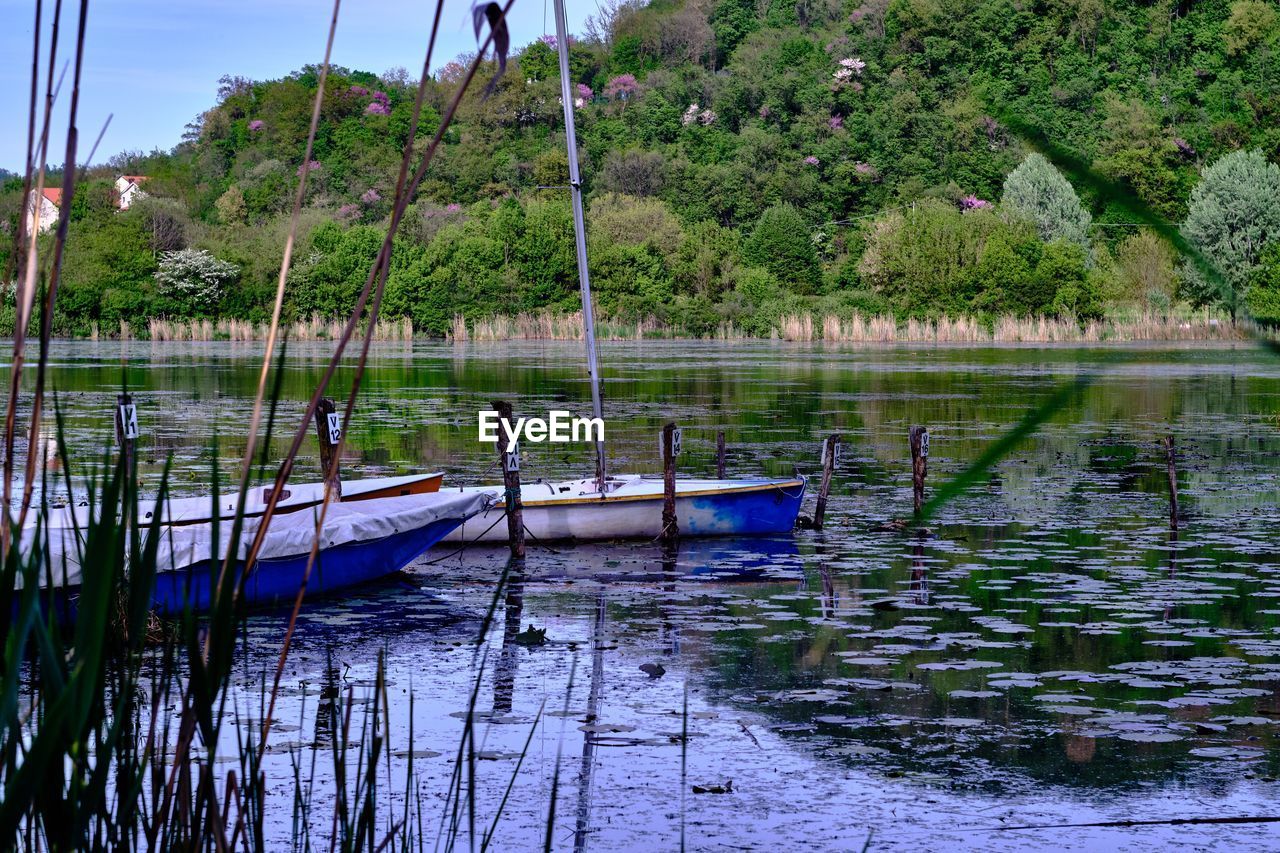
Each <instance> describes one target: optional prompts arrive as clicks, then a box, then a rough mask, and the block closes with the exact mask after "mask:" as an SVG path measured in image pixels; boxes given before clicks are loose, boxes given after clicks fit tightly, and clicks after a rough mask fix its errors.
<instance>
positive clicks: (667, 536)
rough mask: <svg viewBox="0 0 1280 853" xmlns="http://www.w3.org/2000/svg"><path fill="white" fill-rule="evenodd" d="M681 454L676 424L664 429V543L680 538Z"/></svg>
mask: <svg viewBox="0 0 1280 853" xmlns="http://www.w3.org/2000/svg"><path fill="white" fill-rule="evenodd" d="M679 452H680V430H679V428H678V427H676V425H675V423H674V422H672V423H668V424H667V425H666V426H664V427H663V428H662V541H663V542H666V543H668V544H671V543H674V542H676V541H677V540H679V538H680V526H679V524H678V523H677V522H676V454H678V453H679Z"/></svg>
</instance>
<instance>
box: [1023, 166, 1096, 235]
mask: <svg viewBox="0 0 1280 853" xmlns="http://www.w3.org/2000/svg"><path fill="white" fill-rule="evenodd" d="M1001 204H1002V205H1003V206H1004V208H1005V210H1006V211H1008V212H1009V213H1012V214H1014V215H1015V216H1021V217H1024V218H1026V219H1029V220H1030V221H1032V222H1034V223H1035V226H1036V230H1038V231H1039V232H1040V239H1042V240H1044V241H1045V242H1046V243H1049V242H1052V241H1054V240H1067V241H1069V242H1071V243H1075V244H1076V245H1078V246H1080V247H1081V248H1082V249H1084V250H1085V252H1086V253H1088V252H1089V251H1090V243H1089V225H1090V223H1091V222H1092V217H1090V216H1089V211H1087V210H1085V209H1084V205H1082V204H1081V203H1080V197H1079V196H1077V195H1076V191H1075V188H1074V187H1072V186H1071V182H1070V181H1068V180H1067V179H1066V178H1064V177H1063V176H1062V173H1061V172H1059V171H1058V170H1057V169H1055V168H1054V167H1053V164H1052V163H1050V162H1049V161H1048V160H1046V159H1045V158H1044V156H1043V155H1041V154H1036V153H1032V154H1028V155H1027V158H1026V159H1025V160H1023V161H1022V164H1021V165H1020V166H1018V168H1016V169H1014V170H1013V171H1012V172H1010V173H1009V177H1007V178H1005V180H1004V195H1003V196H1002V198H1001Z"/></svg>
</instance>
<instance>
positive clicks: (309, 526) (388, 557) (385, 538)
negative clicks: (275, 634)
mask: <svg viewBox="0 0 1280 853" xmlns="http://www.w3.org/2000/svg"><path fill="white" fill-rule="evenodd" d="M489 501H490V498H489V497H488V496H487V495H484V494H456V493H451V494H439V493H436V494H425V495H407V496H404V497H394V498H372V499H367V500H360V501H352V502H349V503H333V504H330V505H329V507H328V510H327V512H326V513H325V519H324V523H323V525H322V526H321V528H320V530H319V541H320V547H319V553H318V556H317V558H316V562H315V566H314V568H313V569H312V572H311V576H310V578H309V579H308V580H307V590H308V592H309V593H311V594H323V593H326V592H332V591H334V590H338V589H343V588H346V587H351V586H355V585H358V584H361V583H366V582H368V581H372V580H376V579H378V578H381V577H385V576H387V575H390V574H393V573H395V572H397V571H399V570H400V569H402V568H404V567H405V566H406V565H408V564H409V563H410V562H412V561H413V560H414V559H415V558H416V557H417V556H418V555H419V554H421V553H422V552H423V551H425V550H427V549H428V548H430V547H431V546H432V545H434V544H435V543H437V542H439V541H440V539H441V538H442V537H443V536H444V535H445V534H447V533H448V532H449V531H451V530H453V529H454V528H455V527H457V526H458V525H459V524H461V523H462V522H463V521H464V520H466V519H467V518H470V517H471V516H473V515H475V514H476V513H477V512H480V511H482V510H483V509H484V508H485V507H486V505H487V504H488V503H489ZM316 519H317V513H314V512H294V513H289V514H286V515H282V516H275V517H273V518H272V519H271V522H270V526H269V527H268V529H267V532H266V534H265V536H264V537H263V542H262V546H261V549H260V550H259V552H258V558H257V560H256V561H255V562H254V564H253V567H252V569H251V570H250V571H249V572H248V573H247V574H244V576H243V577H242V578H241V581H242V584H243V586H242V595H243V598H244V601H245V602H246V603H247V604H248V605H250V606H261V605H270V604H273V603H276V602H278V601H281V600H286V599H287V600H292V599H293V598H294V597H295V596H296V595H297V593H298V589H299V587H300V586H301V584H302V581H303V578H304V576H305V572H306V567H307V561H308V558H309V555H310V552H311V547H312V544H313V542H314V541H315V538H316V536H317V530H316ZM261 523H262V519H261V517H260V516H259V517H256V518H250V519H246V520H245V521H244V524H243V529H242V530H241V531H240V536H239V539H238V542H237V544H236V552H235V553H236V557H237V559H236V561H235V562H234V565H235V567H236V571H237V572H238V573H242V574H243V572H244V563H243V559H244V558H245V557H246V556H247V554H248V551H249V549H250V547H251V545H252V542H253V539H254V537H255V536H256V535H257V532H258V527H259V525H260V524H261ZM234 524H235V522H234V521H233V520H226V521H217V522H209V521H206V522H203V523H187V524H176V525H165V526H162V527H160V528H159V529H158V533H157V535H158V536H159V537H160V540H159V542H158V553H157V557H156V572H157V573H156V581H155V589H154V592H153V594H152V606H153V607H154V608H155V609H156V611H158V612H159V613H162V614H174V613H180V612H182V611H183V610H184V609H186V608H187V607H190V608H191V609H193V610H202V609H206V608H207V607H208V606H209V602H210V598H211V591H212V589H213V588H214V586H215V585H216V583H217V579H218V575H219V572H220V571H221V567H222V560H223V559H224V558H225V557H226V555H227V553H228V546H229V543H230V541H231V538H232V532H233V530H232V528H233V526H234ZM60 532H61V531H59V530H56V529H50V531H49V535H50V544H51V550H52V552H53V554H52V557H53V559H52V560H51V563H52V565H53V566H55V567H57V569H59V570H60V571H61V574H62V583H61V584H59V586H61V587H62V592H63V593H64V594H66V595H68V596H70V597H74V596H75V594H76V593H77V591H78V587H79V584H80V579H81V554H82V548H81V547H79V546H78V545H77V546H75V547H68V546H69V545H71V544H72V543H69V542H68V541H67V539H66V538H65V537H59V535H58V534H59V533H60ZM24 535H34V534H33V533H31V534H24Z"/></svg>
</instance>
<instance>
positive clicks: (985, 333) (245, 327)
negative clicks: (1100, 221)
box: [89, 311, 1265, 344]
mask: <svg viewBox="0 0 1280 853" xmlns="http://www.w3.org/2000/svg"><path fill="white" fill-rule="evenodd" d="M342 325H343V324H342V322H341V321H339V320H331V319H325V318H322V317H318V316H316V317H311V318H310V319H307V320H299V321H295V322H293V323H291V324H289V325H288V326H287V334H288V338H289V340H292V341H326V340H335V339H336V338H338V337H339V336H340V335H341V333H342ZM362 328H363V327H362ZM267 331H268V325H267V324H265V323H253V322H250V321H244V320H216V321H215V320H208V319H204V320H193V321H183V320H166V319H152V320H151V321H150V322H149V323H148V324H147V326H146V327H145V328H137V327H133V326H130V325H129V324H128V323H122V324H121V326H120V328H119V329H118V330H116V331H115V333H114V334H110V333H104V332H103V331H102V330H101V329H100V328H98V327H96V326H95V327H94V328H93V329H92V330H91V333H90V336H89V337H90V339H92V340H101V339H107V338H118V339H121V340H143V339H145V340H152V341H192V342H201V341H242V342H249V341H260V340H264V339H265V338H266V333H267ZM596 334H597V336H598V337H599V338H601V339H603V340H613V341H639V340H720V341H735V340H774V341H795V342H816V341H825V342H830V343H850V344H889V343H939V344H943V343H948V344H949V343H958V344H964V343H995V344H1001V343H1082V344H1087V343H1129V342H1140V341H1170V342H1179V341H1244V340H1249V339H1250V338H1252V337H1257V336H1259V335H1261V334H1265V333H1264V332H1262V330H1260V329H1258V328H1256V327H1254V326H1253V325H1251V324H1248V323H1245V322H1237V323H1235V324H1233V323H1231V321H1230V318H1227V317H1219V316H1215V315H1214V314H1213V313H1211V312H1181V313H1173V314H1156V313H1137V314H1132V315H1129V316H1123V317H1114V318H1106V319H1102V320H1092V321H1089V322H1086V323H1081V322H1078V321H1076V320H1074V319H1070V318H1065V319H1064V318H1059V317H1050V316H1040V317H1019V316H1015V315H1005V316H1001V317H994V318H980V317H946V316H943V317H938V318H935V319H916V318H911V319H906V320H899V319H897V318H895V317H893V316H892V315H887V314H881V315H865V316H864V315H863V314H861V313H859V312H854V313H853V314H852V315H847V316H840V315H835V314H821V313H816V312H797V313H794V314H786V315H783V316H782V317H780V318H779V320H778V322H777V324H776V325H775V326H774V327H773V329H772V331H771V332H770V333H769V334H767V335H759V334H750V333H748V332H746V331H745V330H743V329H741V328H739V327H737V326H735V325H733V324H731V323H722V324H720V326H719V327H717V328H716V329H714V330H713V331H712V332H710V333H708V334H690V333H689V332H688V331H687V330H685V329H683V328H681V327H679V326H677V325H674V324H670V323H665V322H663V321H661V320H658V319H655V318H647V319H644V320H640V321H636V322H626V321H621V320H617V319H611V318H602V319H601V320H599V321H598V323H597V329H596ZM425 337H427V336H424V335H422V334H420V333H418V331H417V330H415V329H414V326H413V322H412V321H411V320H410V319H409V318H407V317H404V318H400V319H398V320H389V321H379V322H378V324H377V326H376V328H375V330H374V334H373V338H374V340H378V341H412V340H415V339H418V338H425ZM582 337H583V327H582V314H581V312H578V311H573V312H551V311H540V312H528V313H521V314H516V315H497V316H494V317H490V318H487V319H479V320H474V321H471V322H468V321H467V320H466V319H465V318H463V317H461V316H457V317H455V318H454V321H453V325H452V327H451V329H450V331H449V332H448V333H447V335H446V336H445V340H448V341H452V342H455V343H463V342H477V343H482V342H483V343H488V342H498V341H516V340H563V341H572V340H582Z"/></svg>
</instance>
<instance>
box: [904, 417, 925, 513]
mask: <svg viewBox="0 0 1280 853" xmlns="http://www.w3.org/2000/svg"><path fill="white" fill-rule="evenodd" d="M907 439H908V441H909V442H910V444H911V503H912V508H913V509H914V510H915V514H916V515H919V514H920V511H921V509H923V508H924V478H925V475H927V474H928V473H929V428H928V427H922V426H913V427H912V428H911V430H910V431H909V432H908V433H907Z"/></svg>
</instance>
